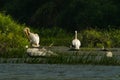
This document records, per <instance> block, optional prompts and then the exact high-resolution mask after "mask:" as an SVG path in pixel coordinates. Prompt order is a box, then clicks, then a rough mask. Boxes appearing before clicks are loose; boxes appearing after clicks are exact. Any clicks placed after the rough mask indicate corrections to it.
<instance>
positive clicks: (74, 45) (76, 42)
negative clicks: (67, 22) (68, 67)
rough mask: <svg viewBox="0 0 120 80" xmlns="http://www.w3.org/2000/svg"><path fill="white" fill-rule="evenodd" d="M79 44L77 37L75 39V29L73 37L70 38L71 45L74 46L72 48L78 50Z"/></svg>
mask: <svg viewBox="0 0 120 80" xmlns="http://www.w3.org/2000/svg"><path fill="white" fill-rule="evenodd" d="M80 46H81V42H80V40H79V39H77V31H75V39H73V40H72V47H74V49H76V50H79V48H80Z"/></svg>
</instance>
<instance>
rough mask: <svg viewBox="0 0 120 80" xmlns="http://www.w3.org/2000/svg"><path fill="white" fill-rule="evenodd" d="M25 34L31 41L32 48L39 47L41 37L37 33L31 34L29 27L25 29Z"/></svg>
mask: <svg viewBox="0 0 120 80" xmlns="http://www.w3.org/2000/svg"><path fill="white" fill-rule="evenodd" d="M24 32H25V34H26V36H27V38H28V40H29V41H30V44H31V46H32V47H39V41H40V39H39V35H38V34H36V33H31V32H30V29H29V28H28V27H27V28H25V29H24Z"/></svg>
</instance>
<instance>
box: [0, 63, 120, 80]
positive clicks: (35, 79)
mask: <svg viewBox="0 0 120 80" xmlns="http://www.w3.org/2000/svg"><path fill="white" fill-rule="evenodd" d="M101 79H102V80H108V79H110V80H118V79H120V67H119V66H95V65H60V64H0V80H101Z"/></svg>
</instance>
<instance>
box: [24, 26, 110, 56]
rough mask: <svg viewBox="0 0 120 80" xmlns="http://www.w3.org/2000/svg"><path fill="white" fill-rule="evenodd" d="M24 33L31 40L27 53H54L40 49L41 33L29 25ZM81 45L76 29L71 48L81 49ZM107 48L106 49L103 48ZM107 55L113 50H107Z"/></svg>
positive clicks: (38, 54)
mask: <svg viewBox="0 0 120 80" xmlns="http://www.w3.org/2000/svg"><path fill="white" fill-rule="evenodd" d="M24 33H25V35H26V37H27V38H28V40H29V41H30V46H31V47H30V48H28V46H27V48H28V49H27V53H29V55H32V56H34V55H35V56H40V55H42V56H44V55H47V54H50V55H53V54H54V53H53V52H52V51H50V50H47V49H45V48H41V49H39V46H40V44H39V42H40V38H39V35H38V34H36V33H32V32H30V29H29V28H28V27H26V28H24ZM80 46H81V42H80V40H79V39H78V38H77V31H75V35H74V39H73V40H72V45H71V47H70V48H72V49H74V50H79V49H80ZM103 50H105V49H103ZM106 56H107V57H112V52H111V51H109V52H108V51H107V52H106Z"/></svg>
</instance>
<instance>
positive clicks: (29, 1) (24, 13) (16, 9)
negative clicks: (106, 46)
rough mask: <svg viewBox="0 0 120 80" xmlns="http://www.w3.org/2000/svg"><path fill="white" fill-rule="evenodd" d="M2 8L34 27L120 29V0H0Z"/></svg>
mask: <svg viewBox="0 0 120 80" xmlns="http://www.w3.org/2000/svg"><path fill="white" fill-rule="evenodd" d="M0 11H1V12H3V13H5V14H9V15H11V16H12V17H13V18H14V20H16V21H18V22H20V23H24V24H26V25H28V26H31V27H34V28H40V29H41V28H42V27H44V28H51V27H54V26H57V27H60V28H62V29H65V30H67V31H74V30H84V29H88V28H99V29H108V28H110V27H112V28H117V29H119V25H120V15H119V14H120V1H119V0H0Z"/></svg>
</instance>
